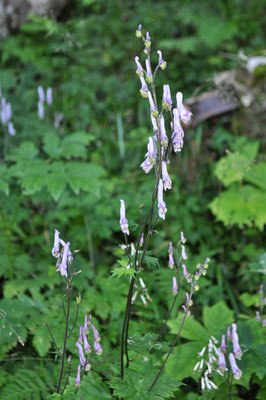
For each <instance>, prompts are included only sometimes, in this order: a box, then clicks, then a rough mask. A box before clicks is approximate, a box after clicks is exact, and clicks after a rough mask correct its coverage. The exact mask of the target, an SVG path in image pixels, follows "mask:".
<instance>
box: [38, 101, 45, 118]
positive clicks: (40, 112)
mask: <svg viewBox="0 0 266 400" xmlns="http://www.w3.org/2000/svg"><path fill="white" fill-rule="evenodd" d="M38 116H39V118H40V119H44V106H43V102H42V101H39V102H38Z"/></svg>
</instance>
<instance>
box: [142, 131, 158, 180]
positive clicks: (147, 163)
mask: <svg viewBox="0 0 266 400" xmlns="http://www.w3.org/2000/svg"><path fill="white" fill-rule="evenodd" d="M145 157H146V159H145V160H144V161H143V163H142V164H141V165H140V166H141V168H142V169H143V170H144V171H145V172H146V174H148V173H149V172H150V170H151V169H152V168H153V166H154V164H155V160H156V157H157V148H156V145H155V143H154V139H153V138H152V137H151V136H150V137H149V143H148V152H147V153H146V155H145Z"/></svg>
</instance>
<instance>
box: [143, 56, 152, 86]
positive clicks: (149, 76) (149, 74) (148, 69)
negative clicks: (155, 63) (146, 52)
mask: <svg viewBox="0 0 266 400" xmlns="http://www.w3.org/2000/svg"><path fill="white" fill-rule="evenodd" d="M145 64H146V81H147V82H148V83H152V81H153V77H152V72H151V64H150V61H149V59H146V61H145Z"/></svg>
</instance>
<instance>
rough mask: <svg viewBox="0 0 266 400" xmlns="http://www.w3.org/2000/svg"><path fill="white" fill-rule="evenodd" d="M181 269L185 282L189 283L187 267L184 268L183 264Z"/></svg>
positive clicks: (189, 277)
mask: <svg viewBox="0 0 266 400" xmlns="http://www.w3.org/2000/svg"><path fill="white" fill-rule="evenodd" d="M182 268H183V274H184V277H185V278H186V280H187V282H191V276H190V274H189V273H188V271H187V267H186V266H185V264H182Z"/></svg>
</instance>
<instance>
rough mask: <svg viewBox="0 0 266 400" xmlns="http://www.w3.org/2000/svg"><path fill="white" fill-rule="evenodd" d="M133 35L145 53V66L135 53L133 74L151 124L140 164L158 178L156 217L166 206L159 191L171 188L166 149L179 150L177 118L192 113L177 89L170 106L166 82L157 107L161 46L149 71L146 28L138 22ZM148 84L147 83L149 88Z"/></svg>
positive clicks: (184, 118) (180, 130)
mask: <svg viewBox="0 0 266 400" xmlns="http://www.w3.org/2000/svg"><path fill="white" fill-rule="evenodd" d="M136 36H137V37H138V38H142V40H143V43H144V53H145V55H146V60H145V67H146V68H145V69H144V68H143V67H142V65H141V63H140V61H139V57H135V62H136V65H137V69H136V74H137V75H138V76H139V79H140V82H141V88H140V94H141V96H142V97H144V98H147V99H148V101H149V105H150V116H151V122H152V128H153V136H150V137H149V142H148V151H147V153H146V155H145V160H144V161H143V163H142V164H141V168H142V169H143V170H144V172H145V173H146V174H148V173H149V172H150V171H151V170H152V169H153V168H155V170H156V176H157V177H158V176H159V177H160V179H159V182H158V214H159V217H160V218H162V219H165V214H166V212H167V208H166V204H165V202H164V200H163V191H164V190H167V189H171V188H172V181H171V178H170V176H169V174H168V172H167V162H168V161H167V157H168V152H169V149H171V148H173V149H174V152H180V151H181V150H182V147H183V138H184V131H183V128H182V125H181V122H183V123H184V124H188V123H189V121H190V118H191V116H192V114H191V112H190V111H188V110H187V109H186V108H185V107H184V105H183V95H182V93H181V92H177V94H176V106H175V107H174V108H173V101H172V96H171V91H170V86H169V85H168V84H165V85H163V96H162V107H161V110H158V104H157V98H156V94H155V86H154V79H155V75H156V73H157V71H158V69H159V68H160V69H162V70H164V69H165V68H166V66H167V63H166V61H164V60H163V58H162V52H161V50H158V51H157V54H158V56H159V57H158V64H157V66H156V68H155V71H154V72H152V67H151V62H150V53H151V39H150V35H149V32H146V36H144V35H143V33H142V26H141V25H139V27H138V29H137V30H136ZM148 85H151V88H150V90H149V87H148ZM164 112H169V114H170V120H171V121H170V124H169V128H170V131H171V134H170V138H168V136H167V133H166V128H165V126H166V124H165V117H164ZM157 169H158V170H157Z"/></svg>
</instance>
